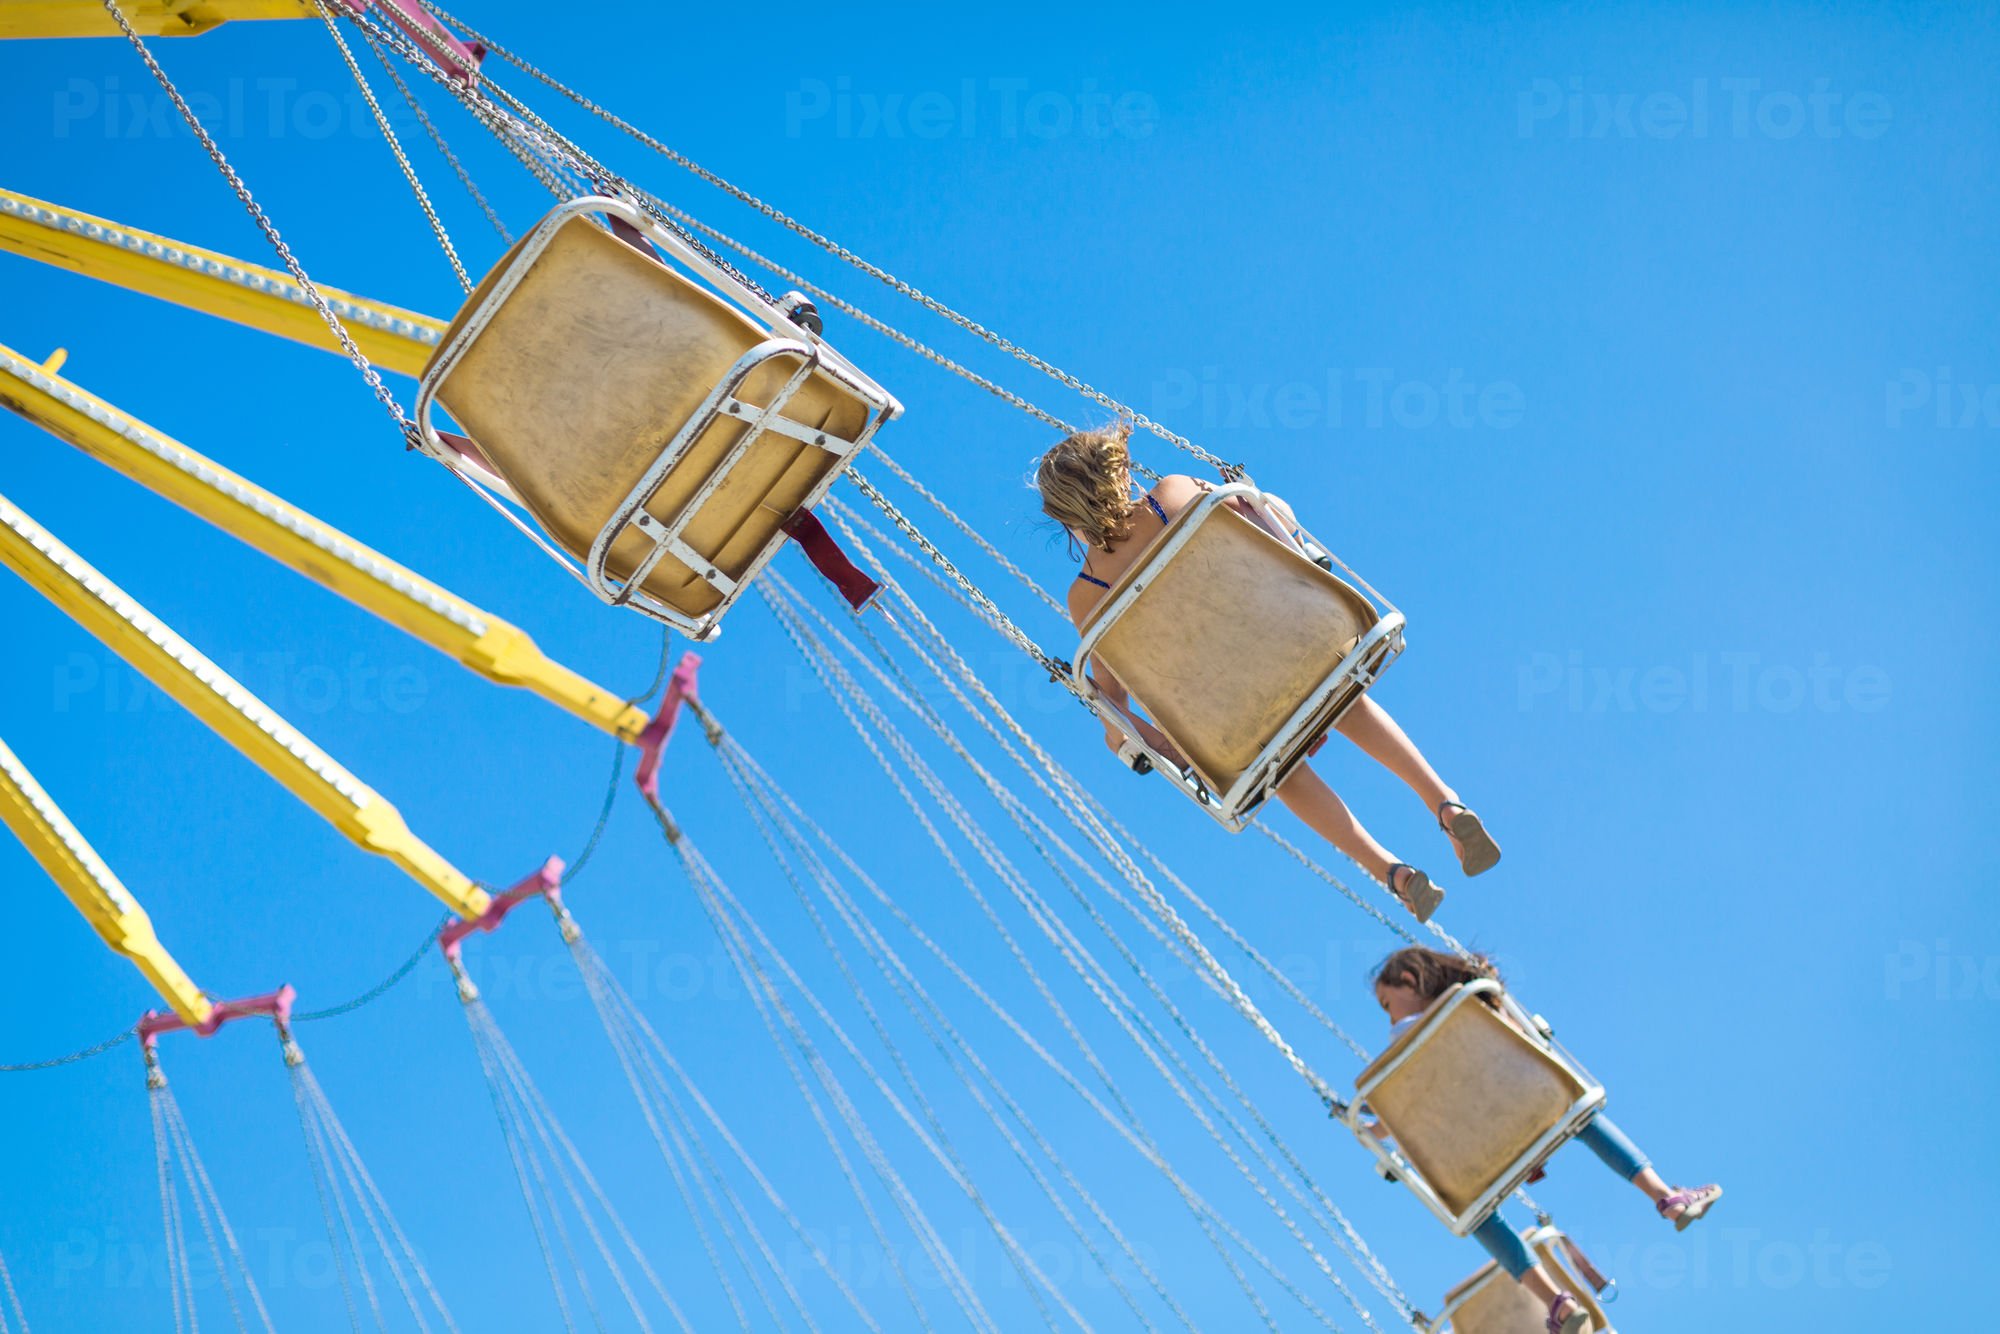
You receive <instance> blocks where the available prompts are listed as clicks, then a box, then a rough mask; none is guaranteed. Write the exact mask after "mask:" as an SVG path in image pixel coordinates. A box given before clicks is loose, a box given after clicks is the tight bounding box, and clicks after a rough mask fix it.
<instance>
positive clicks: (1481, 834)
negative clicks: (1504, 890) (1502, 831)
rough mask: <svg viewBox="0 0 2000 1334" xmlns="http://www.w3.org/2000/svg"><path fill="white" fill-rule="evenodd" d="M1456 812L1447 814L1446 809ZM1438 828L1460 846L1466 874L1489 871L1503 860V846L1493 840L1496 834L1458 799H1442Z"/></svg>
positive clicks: (1461, 866)
mask: <svg viewBox="0 0 2000 1334" xmlns="http://www.w3.org/2000/svg"><path fill="white" fill-rule="evenodd" d="M1447 811H1450V812H1453V813H1452V814H1451V815H1449V816H1448V815H1446V814H1445V812H1447ZM1437 815H1438V828H1439V829H1442V830H1444V832H1445V833H1446V834H1448V835H1449V836H1450V837H1451V840H1452V842H1454V843H1456V844H1457V845H1458V865H1459V869H1460V870H1462V871H1464V872H1465V874H1466V875H1467V876H1468V877H1470V876H1475V875H1478V874H1480V873H1481V872H1483V871H1490V870H1492V869H1493V868H1494V867H1495V866H1497V865H1499V863H1500V845H1499V844H1498V843H1495V842H1494V841H1493V835H1491V834H1489V833H1487V832H1486V826H1485V825H1483V824H1481V823H1480V822H1479V817H1478V816H1477V815H1475V814H1473V812H1472V811H1471V809H1469V808H1468V807H1465V806H1461V805H1459V804H1458V803H1457V802H1455V801H1447V802H1442V803H1440V804H1439V806H1438V810H1437Z"/></svg>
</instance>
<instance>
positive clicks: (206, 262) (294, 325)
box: [0, 0, 445, 376]
mask: <svg viewBox="0 0 2000 1334" xmlns="http://www.w3.org/2000/svg"><path fill="white" fill-rule="evenodd" d="M14 3H15V0H0V14H5V12H6V11H7V10H8V9H10V8H12V7H13V5H14ZM91 7H92V8H94V9H95V10H96V11H97V12H98V14H99V15H102V16H104V17H105V18H106V19H107V21H108V19H109V17H110V16H109V15H107V14H105V11H104V7H103V5H101V4H93V5H92V6H91ZM0 251H9V252H11V253H13V254H16V255H22V256H25V257H26V258H28V259H33V260H39V261H41V262H42V263H44V264H53V265H55V266H56V267H57V268H62V269H68V270H70V271H71V272H73V273H81V274H83V275H85V276H86V277H91V278H96V279H99V280H101V281H103V282H107V283H111V284H114V285H115V286H118V287H124V288H128V289H130V290H131V291H134V292H141V293H144V294H145V295H147V296H153V297H158V298H160V299H161V300H163V301H171V302H173V303H175V304H176V305H181V306H186V307H187V308H189V309H190V310H199V311H203V312H205V313H207V314H210V315H215V316H219V317H220V318H222V319H225V320H232V321H234V322H235V323H237V324H242V325H247V326H248V327H250V328H252V329H258V330H261V331H263V332H265V333H270V334H276V335H278V336H279V337H281V338H289V339H291V340H292V341H294V342H298V343H305V344H308V345H309V346H312V347H317V348H320V349H321V350H323V351H327V352H339V351H340V350H341V348H340V344H339V343H338V342H337V341H336V340H335V339H334V336H333V331H332V330H330V329H328V328H327V327H326V322H325V321H324V320H322V319H320V317H319V314H318V312H316V311H315V310H314V309H313V308H312V306H311V305H310V304H308V303H307V301H306V297H305V292H304V291H303V290H301V289H300V287H299V285H298V284H297V283H295V282H293V281H292V277H291V275H290V274H288V273H285V272H283V271H281V270H278V269H267V268H264V267H262V266H260V265H256V264H247V263H245V262H244V261H242V260H240V259H232V258H230V257H229V256H228V255H224V254H221V253H219V252H217V251H214V250H203V249H201V248H200V247H199V246H191V245H184V244H182V243H181V242H179V241H174V240H169V239H168V238H166V237H164V236H155V235H154V234H152V233H151V232H142V231H139V230H137V229H136V228H132V227H126V226H124V225H122V224H120V223H115V222H112V221H110V220H109V219H107V218H99V217H96V216H93V215H92V214H89V213H81V212H78V211H77V210H75V209H70V208H64V207H62V206H61V205H59V204H50V203H45V202H44V201H42V200H39V199H33V198H30V197H29V196H27V195H23V194H16V193H15V192H13V191H11V190H0ZM320 292H321V293H322V294H323V295H324V296H325V297H326V298H327V301H328V302H329V304H331V305H332V307H333V309H334V312H335V313H336V314H338V315H339V316H340V319H341V322H342V323H343V324H345V325H346V326H347V331H348V332H349V333H350V334H352V335H353V337H354V341H355V343H356V345H357V346H359V347H360V348H361V350H362V352H363V353H364V354H366V355H367V357H368V359H369V360H370V361H372V362H374V363H375V364H376V365H377V366H380V367H382V368H383V369H384V370H391V371H399V372H401V373H402V374H404V375H409V376H416V375H418V374H420V373H421V372H422V371H423V368H424V363H425V362H426V361H428V360H429V359H430V355H431V351H432V349H433V348H435V347H436V346H437V343H438V339H439V338H440V337H442V336H443V334H444V330H445V324H444V321H442V320H436V319H432V318H431V317H430V316H428V315H422V314H419V313H417V312H416V311H413V310H404V309H402V308H400V307H398V306H389V305H384V304H382V303H381V302H379V301H370V300H368V299H367V298H366V297H360V296H356V295H354V294H353V293H352V292H343V291H340V290H338V289H337V288H332V287H321V288H320Z"/></svg>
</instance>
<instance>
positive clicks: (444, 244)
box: [313, 0, 472, 295]
mask: <svg viewBox="0 0 2000 1334" xmlns="http://www.w3.org/2000/svg"><path fill="white" fill-rule="evenodd" d="M313 8H315V9H317V10H318V11H319V17H320V22H322V23H324V24H326V31H327V34H328V35H329V36H331V37H332V38H333V44H334V45H335V46H336V47H338V48H340V58H341V60H342V61H343V62H344V63H345V64H346V65H347V72H348V73H349V74H351V75H353V76H354V84H355V87H357V88H359V89H360V90H361V100H362V101H364V102H366V103H367V104H368V114H369V115H371V116H373V117H374V118H375V128H376V129H378V130H380V131H382V139H383V142H385V143H387V144H388V145H389V151H390V152H391V153H393V154H395V155H396V165H397V166H398V167H400V168H401V169H402V172H403V179H404V180H406V181H408V182H409V183H410V189H411V191H412V192H413V193H415V195H416V196H417V205H418V207H420V208H422V209H423V211H424V217H425V218H426V219H427V220H429V222H430V225H431V235H433V236H435V237H437V243H438V245H439V246H440V247H441V248H442V249H443V250H444V257H445V258H446V259H447V260H449V261H451V271H452V272H453V273H455V274H457V275H458V285H459V286H460V287H462V288H464V289H465V291H466V293H467V294H468V295H470V294H471V292H472V279H471V277H470V276H469V275H467V273H466V272H465V265H464V263H463V262H462V261H460V259H459V257H458V247H457V246H455V245H453V244H452V243H451V233H450V232H448V231H446V230H445V225H444V219H443V218H440V217H439V216H438V211H437V208H436V206H435V205H433V204H432V203H431V197H430V192H429V191H427V190H425V189H424V183H423V182H422V181H420V180H418V179H417V169H416V168H415V167H414V166H412V165H410V155H409V154H408V153H405V152H404V151H403V141H402V140H401V139H400V138H398V137H397V135H396V127H395V126H393V125H391V124H390V123H389V116H388V113H386V112H384V111H383V110H382V104H381V103H380V102H378V101H376V100H375V89H374V88H373V87H371V86H370V85H369V83H368V76H367V75H366V74H364V73H363V72H362V70H361V63H360V62H359V61H357V60H356V59H355V58H354V50H353V48H352V47H350V46H348V44H347V39H346V38H345V37H343V36H341V33H340V23H339V21H338V20H336V19H335V18H334V16H333V11H332V10H330V9H328V8H327V7H326V0H313Z"/></svg>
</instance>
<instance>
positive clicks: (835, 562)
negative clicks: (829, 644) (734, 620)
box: [785, 510, 882, 611]
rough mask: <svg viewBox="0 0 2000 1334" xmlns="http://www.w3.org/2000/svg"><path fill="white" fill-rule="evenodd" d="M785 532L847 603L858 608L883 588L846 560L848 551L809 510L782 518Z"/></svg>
mask: <svg viewBox="0 0 2000 1334" xmlns="http://www.w3.org/2000/svg"><path fill="white" fill-rule="evenodd" d="M785 535H786V536H787V537H789V538H791V539H792V540H793V541H794V542H797V543H798V544H799V548H800V549H801V550H802V551H804V552H805V553H806V559H807V560H809V561H811V562H812V563H813V568H814V569H816V570H818V571H819V572H820V573H821V574H823V575H825V576H826V577H827V580H828V582H830V583H831V584H832V585H833V586H834V587H835V588H837V589H839V590H840V595H841V596H842V597H844V598H846V599H847V605H848V606H850V607H852V608H854V609H855V610H856V611H860V610H861V609H862V608H863V607H865V606H867V605H868V604H869V602H871V601H872V600H873V599H874V597H875V595H876V594H877V593H879V592H881V591H882V585H880V584H878V583H876V582H875V581H874V580H873V579H870V578H869V577H868V576H867V575H866V574H864V573H862V571H861V567H860V566H858V565H856V564H855V563H854V562H853V561H851V560H849V559H848V557H847V553H846V552H845V551H842V550H841V549H840V543H838V542H836V541H834V540H833V534H832V533H829V532H828V531H826V525H825V524H823V523H821V522H820V521H819V516H818V515H816V514H814V513H813V512H812V511H811V510H800V511H799V512H798V513H797V514H794V515H793V516H792V517H791V518H789V519H787V520H785Z"/></svg>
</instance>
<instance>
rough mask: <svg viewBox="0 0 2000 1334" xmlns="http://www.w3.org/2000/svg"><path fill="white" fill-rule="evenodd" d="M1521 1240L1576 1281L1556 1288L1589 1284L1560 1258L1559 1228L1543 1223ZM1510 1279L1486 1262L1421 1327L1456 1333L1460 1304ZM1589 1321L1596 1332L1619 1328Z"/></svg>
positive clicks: (1600, 1304) (1602, 1298) (1611, 1333)
mask: <svg viewBox="0 0 2000 1334" xmlns="http://www.w3.org/2000/svg"><path fill="white" fill-rule="evenodd" d="M1521 1240H1522V1241H1524V1242H1526V1243H1527V1246H1528V1250H1529V1251H1530V1252H1531V1253H1532V1254H1533V1255H1534V1256H1535V1257H1536V1258H1537V1259H1538V1260H1540V1261H1542V1263H1543V1264H1548V1263H1549V1262H1550V1258H1551V1257H1554V1258H1555V1262H1556V1263H1557V1264H1558V1265H1560V1266H1561V1268H1562V1271H1563V1274H1565V1275H1568V1276H1569V1277H1570V1278H1572V1279H1575V1280H1576V1282H1575V1284H1574V1285H1573V1286H1572V1285H1570V1284H1568V1283H1565V1282H1563V1281H1562V1280H1561V1278H1558V1280H1557V1284H1556V1286H1557V1287H1566V1288H1568V1290H1569V1291H1570V1292H1572V1293H1574V1292H1577V1291H1578V1290H1579V1289H1581V1288H1584V1287H1587V1286H1588V1285H1587V1284H1586V1283H1585V1282H1584V1280H1583V1279H1582V1277H1581V1276H1580V1275H1576V1274H1574V1273H1572V1272H1571V1270H1570V1266H1569V1265H1568V1263H1566V1262H1565V1261H1564V1260H1563V1258H1562V1243H1563V1242H1564V1241H1565V1240H1567V1238H1566V1237H1565V1236H1564V1235H1563V1232H1562V1229H1560V1228H1557V1227H1554V1226H1552V1225H1544V1226H1541V1227H1537V1228H1535V1229H1534V1230H1533V1231H1531V1232H1529V1233H1527V1234H1526V1235H1524V1236H1523V1237H1522V1238H1521ZM1513 1281H1514V1280H1513V1278H1511V1277H1510V1276H1509V1275H1508V1274H1507V1272H1506V1271H1505V1270H1503V1269H1502V1268H1501V1267H1500V1263H1499V1262H1498V1261H1497V1260H1489V1261H1487V1262H1486V1264H1485V1265H1484V1266H1483V1267H1482V1268H1480V1269H1479V1270H1478V1271H1476V1272H1475V1273H1474V1274H1473V1275H1472V1277H1470V1278H1468V1279H1467V1280H1466V1281H1465V1282H1463V1283H1461V1284H1459V1286H1458V1287H1457V1288H1456V1289H1454V1290H1453V1292H1452V1294H1451V1295H1450V1296H1449V1297H1447V1298H1446V1300H1445V1304H1444V1309H1443V1310H1442V1311H1439V1312H1438V1313H1437V1314H1436V1315H1435V1316H1432V1317H1429V1318H1427V1319H1425V1320H1424V1321H1423V1322H1422V1325H1421V1328H1422V1329H1423V1330H1424V1334H1448V1331H1449V1332H1451V1334H1455V1331H1452V1324H1451V1318H1452V1316H1453V1315H1454V1314H1456V1313H1457V1311H1458V1310H1459V1308H1460V1307H1462V1306H1464V1305H1466V1303H1468V1302H1470V1301H1471V1300H1472V1299H1473V1298H1474V1297H1476V1296H1478V1295H1479V1293H1480V1291H1481V1290H1482V1289H1483V1288H1485V1287H1486V1286H1487V1285H1488V1284H1489V1283H1512V1282H1513ZM1615 1287H1616V1285H1615V1284H1614V1285H1611V1286H1608V1287H1606V1288H1605V1290H1604V1292H1603V1293H1602V1294H1599V1295H1598V1298H1597V1300H1596V1301H1595V1303H1594V1305H1595V1307H1596V1310H1597V1311H1599V1312H1601V1311H1603V1309H1604V1303H1605V1302H1606V1301H1608V1300H1609V1299H1610V1296H1611V1294H1612V1292H1613V1290H1614V1288H1615ZM1592 1324H1593V1327H1594V1328H1595V1330H1596V1334H1618V1331H1617V1330H1615V1329H1613V1328H1612V1327H1611V1326H1610V1325H1599V1324H1596V1322H1595V1321H1593V1322H1592Z"/></svg>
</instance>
